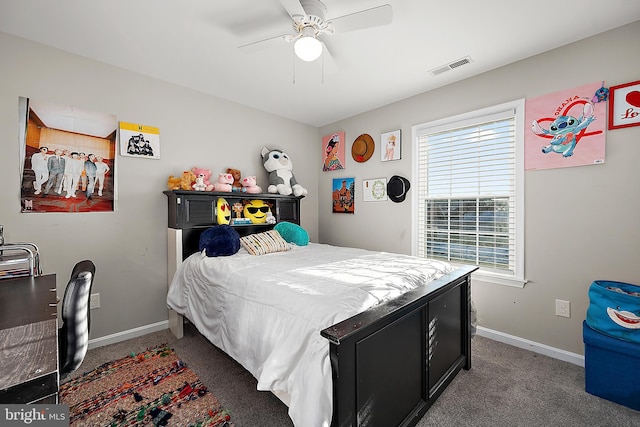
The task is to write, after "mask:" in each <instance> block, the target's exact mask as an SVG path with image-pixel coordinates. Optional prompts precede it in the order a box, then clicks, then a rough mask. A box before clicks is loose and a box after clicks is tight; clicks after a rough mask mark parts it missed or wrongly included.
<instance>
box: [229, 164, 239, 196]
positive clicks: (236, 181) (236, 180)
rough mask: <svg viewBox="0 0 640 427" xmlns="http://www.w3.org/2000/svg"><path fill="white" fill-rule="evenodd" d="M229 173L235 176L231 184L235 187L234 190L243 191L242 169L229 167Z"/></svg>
mask: <svg viewBox="0 0 640 427" xmlns="http://www.w3.org/2000/svg"><path fill="white" fill-rule="evenodd" d="M227 173H230V174H231V176H233V184H231V186H232V187H234V191H241V189H242V182H241V179H242V178H241V177H242V174H241V173H240V171H239V170H238V169H231V168H227Z"/></svg>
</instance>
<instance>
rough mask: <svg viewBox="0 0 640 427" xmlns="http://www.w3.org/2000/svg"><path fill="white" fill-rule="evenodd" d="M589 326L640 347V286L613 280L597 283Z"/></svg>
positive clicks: (592, 288) (591, 295)
mask: <svg viewBox="0 0 640 427" xmlns="http://www.w3.org/2000/svg"><path fill="white" fill-rule="evenodd" d="M587 325H589V326H590V327H591V328H592V329H595V330H596V331H598V332H601V333H603V334H605V335H609V336H612V337H614V338H621V339H623V340H627V341H631V342H636V343H640V286H636V285H632V284H630V283H623V282H614V281H610V280H596V281H595V282H593V283H592V284H591V286H590V287H589V307H588V308H587Z"/></svg>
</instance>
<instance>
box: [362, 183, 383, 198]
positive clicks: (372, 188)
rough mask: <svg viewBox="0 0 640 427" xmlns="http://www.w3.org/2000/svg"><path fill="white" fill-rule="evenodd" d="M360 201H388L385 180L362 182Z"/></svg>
mask: <svg viewBox="0 0 640 427" xmlns="http://www.w3.org/2000/svg"><path fill="white" fill-rule="evenodd" d="M362 199H363V200H364V201H365V202H382V201H385V200H388V197H387V178H375V179H365V180H363V181H362Z"/></svg>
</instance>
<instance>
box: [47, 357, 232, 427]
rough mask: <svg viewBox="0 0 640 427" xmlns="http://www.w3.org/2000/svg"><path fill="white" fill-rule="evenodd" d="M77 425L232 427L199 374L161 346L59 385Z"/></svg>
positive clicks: (106, 364)
mask: <svg viewBox="0 0 640 427" xmlns="http://www.w3.org/2000/svg"><path fill="white" fill-rule="evenodd" d="M60 403H63V404H67V405H69V419H70V424H71V425H72V426H73V425H76V426H83V427H84V426H114V427H115V426H153V425H156V426H180V427H183V426H185V427H186V426H194V427H205V426H206V427H233V424H232V423H231V421H230V420H231V417H230V415H229V413H228V412H227V411H226V410H225V409H223V408H222V405H221V404H220V402H219V401H218V399H216V397H215V396H213V395H212V394H211V393H210V392H209V390H207V388H206V387H205V386H204V385H203V384H202V383H201V382H200V379H199V378H198V376H197V375H196V374H195V373H194V372H193V371H192V370H190V369H189V368H187V367H186V366H185V364H184V363H183V362H182V360H180V359H179V358H178V356H177V355H176V353H175V352H174V351H173V349H171V348H169V347H167V346H166V345H162V346H159V347H156V348H154V349H150V350H147V351H145V352H143V353H140V354H131V355H130V356H128V357H124V358H122V359H118V360H114V361H112V362H109V363H105V364H104V365H102V366H99V367H98V368H96V369H94V370H93V371H91V372H87V373H86V374H84V375H82V376H80V377H78V378H75V379H72V380H70V381H69V382H67V383H64V384H63V385H61V386H60Z"/></svg>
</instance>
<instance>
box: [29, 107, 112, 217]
mask: <svg viewBox="0 0 640 427" xmlns="http://www.w3.org/2000/svg"><path fill="white" fill-rule="evenodd" d="M19 104H20V129H21V135H20V140H21V150H20V155H21V160H22V161H21V166H22V185H21V191H20V198H21V204H22V212H28V213H31V212H112V211H114V200H115V197H114V188H115V185H114V183H115V179H114V173H113V172H114V170H115V159H116V135H117V126H118V122H117V119H116V117H115V116H113V115H110V114H104V113H95V112H91V111H85V110H81V109H78V108H75V107H68V106H62V105H56V104H51V103H46V102H39V101H35V100H31V99H27V98H20V101H19Z"/></svg>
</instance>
